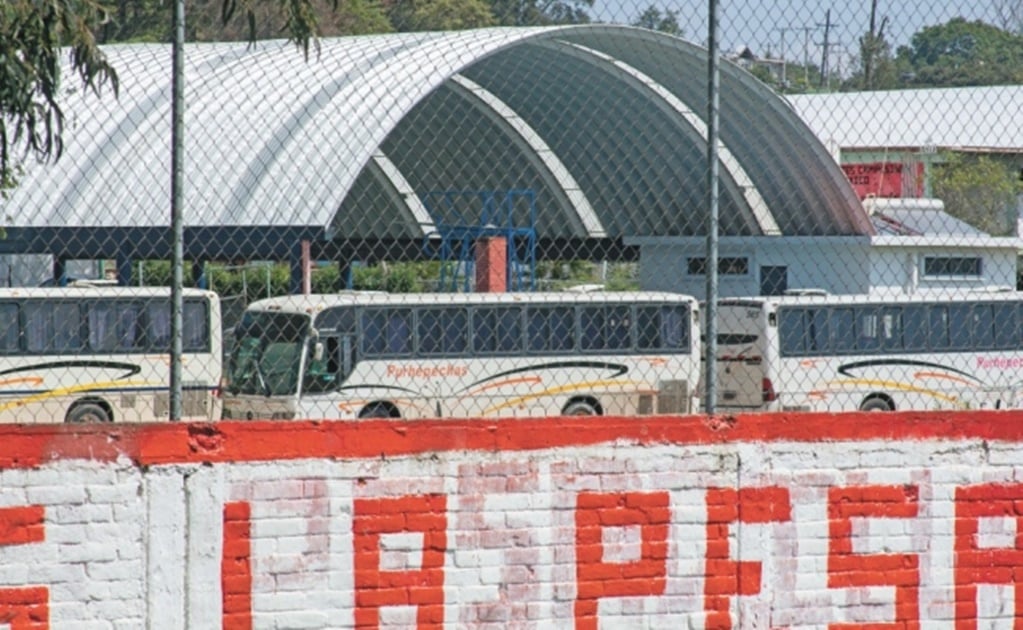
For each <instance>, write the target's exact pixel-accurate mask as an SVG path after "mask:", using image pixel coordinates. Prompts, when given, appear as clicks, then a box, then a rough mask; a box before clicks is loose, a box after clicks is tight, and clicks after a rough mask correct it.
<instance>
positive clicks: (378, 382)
mask: <svg viewBox="0 0 1023 630" xmlns="http://www.w3.org/2000/svg"><path fill="white" fill-rule="evenodd" d="M107 4H108V5H109V6H110V8H111V9H112V13H111V19H110V20H108V21H106V22H103V23H99V22H97V24H96V28H95V35H96V36H97V38H98V41H99V43H100V50H101V51H102V52H103V54H105V55H106V60H107V61H109V64H110V66H111V67H112V68H113V69H114V70H116V73H117V79H118V80H117V85H118V89H117V91H116V93H115V92H114V91H113V90H112V89H111V88H112V85H111V84H109V83H106V84H104V85H103V86H102V87H100V89H99V90H93V89H91V88H90V87H88V86H83V85H82V81H81V77H80V71H79V70H78V69H76V68H73V67H71V66H70V65H68V64H69V63H70V60H72V59H74V57H73V56H72V53H70V52H68V51H64V52H62V53H61V54H62V55H63V58H64V59H65V60H66V61H67V62H68V63H66V64H65V66H66V67H65V68H64V69H63V78H62V82H61V83H60V85H59V90H58V91H57V92H56V93H55V94H54V101H53V103H54V104H55V105H58V106H59V108H60V112H61V113H62V118H55V119H53V121H55V122H62V123H63V125H62V127H61V126H58V125H56V124H55V122H54V124H52V125H51V128H47V129H44V131H45V132H46V133H42V132H39V133H38V134H37V135H35V136H33V135H28V136H26V135H22V136H17V135H16V134H14V133H9V134H8V135H7V139H6V140H5V144H7V145H9V149H10V153H9V156H8V157H9V159H8V160H7V162H6V166H5V168H4V173H3V176H4V177H3V187H4V188H3V197H2V201H0V204H2V210H3V220H4V224H5V229H4V238H3V239H2V240H0V248H2V249H0V251H2V256H0V283H2V284H6V285H8V286H10V287H11V289H10V290H3V291H0V310H2V311H4V312H5V313H6V317H3V318H0V344H2V347H0V387H2V389H0V394H2V398H0V419H4V420H8V421H12V422H53V421H57V422H60V421H84V420H112V421H132V420H135V421H146V420H154V419H155V420H159V419H166V418H167V417H168V416H172V415H174V414H173V411H172V406H171V404H170V402H169V401H170V398H169V396H170V395H171V392H170V391H169V390H168V383H169V379H170V375H169V374H170V373H169V371H168V365H169V364H170V363H172V362H174V363H177V364H178V365H180V366H181V369H182V386H183V392H182V402H183V405H182V417H184V418H186V419H213V420H216V419H220V418H221V417H229V418H279V419H285V418H304V417H317V418H349V417H366V416H390V417H402V418H415V417H433V416H444V417H451V416H472V417H476V416H483V417H502V416H521V415H558V414H593V413H599V414H626V415H643V414H652V413H687V412H695V411H699V410H702V409H710V410H714V411H717V412H728V413H734V412H739V411H744V410H759V409H769V410H812V409H820V410H832V411H842V410H857V409H871V410H888V409H944V408H963V407H966V408H978V407H1007V406H1015V405H1017V404H1018V403H1019V402H1021V401H1023V378H1021V377H1020V376H1019V374H1020V373H1021V372H1020V368H1021V366H1023V300H1020V299H1019V297H1020V294H1017V293H1016V289H1017V284H1018V280H1017V278H1018V275H1019V272H1018V269H1019V250H1020V244H1021V241H1020V239H1019V233H1018V231H1017V225H1018V216H1019V212H1020V208H1021V199H1023V197H1021V196H1020V193H1021V190H1023V188H1021V180H1023V116H1021V114H1020V112H1021V110H1023V2H1020V0H984V1H983V2H979V3H967V2H962V1H959V2H946V3H911V4H895V3H890V2H888V3H886V2H880V1H878V0H873V1H872V2H862V3H851V4H850V3H846V4H844V5H842V6H833V7H829V6H827V5H822V4H818V3H812V2H805V3H802V4H801V3H799V2H796V3H783V2H745V3H723V4H718V5H714V4H713V3H710V4H708V3H703V2H698V3H693V2H690V3H684V4H679V3H674V4H673V3H657V2H653V3H642V2H640V3H632V2H610V3H606V2H600V1H597V2H594V3H592V4H591V3H589V2H585V1H580V0H559V1H555V2H549V3H536V2H532V1H531V0H526V1H524V2H519V3H506V2H504V1H503V0H484V1H482V2H479V1H476V0H462V1H461V2H454V3H447V2H445V3H441V2H439V1H436V0H433V1H429V0H428V1H420V0H416V1H415V2H410V1H407V0H404V1H399V2H396V3H385V4H372V5H362V4H358V3H341V6H340V7H339V8H336V9H335V8H333V7H331V6H330V3H321V4H322V6H321V5H320V4H317V3H315V2H314V3H313V5H314V8H315V9H316V10H317V11H318V13H317V15H318V16H319V27H318V28H319V31H320V33H321V34H322V36H321V37H320V38H319V39H316V40H313V43H312V44H311V46H310V48H309V50H308V55H307V56H306V55H303V52H302V50H301V47H296V45H295V44H294V42H288V41H284V40H279V39H266V38H270V37H278V36H280V33H281V32H280V31H279V30H278V28H279V27H280V24H281V23H282V20H283V18H280V17H278V16H276V15H275V14H274V13H273V12H272V11H270V10H269V7H272V6H277V3H271V2H267V3H266V7H267V11H266V12H265V13H261V12H260V11H261V10H262V8H263V5H261V4H259V3H257V4H256V9H257V12H256V13H255V14H254V15H253V17H254V25H255V29H256V30H255V32H254V35H255V37H256V40H255V41H252V42H249V41H246V40H247V38H248V37H249V35H250V33H249V31H248V30H247V22H246V20H244V19H243V18H244V16H241V17H242V20H241V22H238V21H237V20H232V21H229V22H228V23H226V24H225V23H223V22H221V21H220V16H221V13H220V10H221V7H220V5H219V3H217V2H214V1H213V0H185V10H186V28H185V34H186V38H187V39H188V43H187V44H186V45H185V46H184V92H183V95H182V100H181V101H180V104H181V105H182V106H183V108H184V109H183V111H184V116H183V128H182V130H181V135H180V138H181V141H182V144H181V148H182V153H181V159H182V163H183V171H182V178H181V184H182V197H181V199H180V208H181V213H182V221H183V224H184V228H183V230H184V240H183V242H182V243H181V246H182V250H183V256H184V265H185V266H184V270H183V277H184V278H185V281H184V285H185V287H186V288H187V289H188V290H187V291H186V292H185V293H184V296H183V311H182V316H183V319H182V323H181V325H182V350H181V352H182V353H181V356H180V357H178V356H176V355H175V354H174V353H172V352H171V349H172V348H171V345H170V342H169V341H168V338H169V335H170V334H171V333H172V332H173V330H172V329H173V326H172V324H173V317H171V315H170V314H169V313H171V312H170V311H169V308H170V305H171V302H170V300H169V298H170V292H169V291H168V290H167V289H166V288H164V289H158V287H168V286H169V285H170V283H171V282H172V279H173V277H174V274H173V259H174V252H175V247H174V245H175V243H174V240H173V231H172V229H171V228H172V219H171V214H172V213H171V208H172V203H171V190H172V186H171V165H172V116H171V112H172V106H173V103H174V98H175V94H174V93H173V91H172V79H173V76H172V73H173V64H172V60H173V57H172V47H171V45H170V44H169V42H170V33H171V31H170V25H171V13H170V9H169V7H168V5H169V4H174V3H167V2H160V1H158V0H109V2H108V3H107ZM711 7H713V8H714V12H715V13H716V15H717V18H718V19H717V22H716V24H717V28H716V33H715V35H716V36H715V38H711V37H710V35H711V29H710V27H709V24H710V23H711V20H710V15H711ZM4 28H9V26H8V25H7V23H0V30H2V29H4ZM292 32H293V31H292ZM140 41H142V42H168V43H132V42H140ZM708 42H714V43H716V47H717V48H718V52H719V53H720V64H719V66H718V69H717V73H716V79H715V80H711V74H710V67H711V64H710V63H709V62H710V55H709V53H708V48H707V46H708ZM76 50H77V49H76ZM9 58H10V56H8V59H9ZM9 63H11V62H10V61H2V60H0V68H2V69H3V70H4V72H10V69H9V68H8V66H7V65H5V64H9ZM5 76H11V75H5ZM12 85H13V83H12ZM35 100H36V102H37V103H39V104H40V105H39V106H38V108H37V109H35V110H33V111H35V112H36V114H37V115H39V116H42V113H43V112H45V111H47V110H46V107H45V106H47V105H48V104H49V101H47V99H45V98H43V97H42V96H40V95H39V93H38V92H37V93H36V97H35ZM713 100H716V102H717V103H718V104H719V105H718V108H717V110H716V115H715V116H714V117H712V116H711V108H710V107H709V103H711V102H712V101H713ZM0 103H2V104H3V106H4V107H5V108H7V109H8V110H9V111H4V114H5V115H6V117H5V121H6V122H7V125H6V127H5V129H8V130H11V131H13V130H14V129H15V126H14V122H15V121H17V120H19V118H18V115H19V110H18V109H17V108H16V107H14V106H13V105H10V103H11V101H9V100H6V99H5V100H2V101H0ZM39 120H42V118H40V119H39ZM38 129H39V128H37V130H38ZM39 134H41V135H39ZM51 134H52V135H51ZM714 138H717V139H718V141H717V142H716V143H714V142H713V139H714ZM32 139H36V140H40V141H41V140H46V139H59V140H60V141H61V142H60V143H58V144H54V145H52V146H49V147H48V146H47V145H46V144H45V142H37V143H36V145H35V148H34V150H30V151H27V152H26V151H25V149H26V147H31V146H32V145H31V143H30V142H29V141H30V140H32ZM47 149H49V150H47ZM711 149H713V151H711ZM40 155H44V156H48V157H49V159H39V157H40ZM710 156H715V157H716V169H713V173H712V169H711V168H710V164H709V161H708V159H709V157H710ZM712 174H713V175H716V177H713V176H712ZM713 258H716V261H712V260H710V259H713ZM708 276H710V277H709V278H708ZM35 287H40V288H35ZM303 296H305V297H303ZM686 296H691V297H692V298H694V299H695V301H693V300H690V299H689V298H687V297H686ZM708 298H709V301H708ZM708 312H709V313H711V314H713V316H714V320H713V322H714V325H713V326H711V327H710V330H711V331H712V332H713V333H714V336H713V339H712V340H711V342H708V339H707V338H706V335H705V334H703V333H704V332H705V330H706V329H705V326H706V324H707V322H706V321H702V320H703V319H706V318H702V319H701V317H700V314H704V315H705V314H706V313H708ZM4 327H5V328H4ZM708 351H709V352H712V353H713V354H714V355H716V356H715V361H714V363H713V365H715V366H716V369H715V370H714V371H712V372H710V373H708V372H707V371H706V370H705V368H703V367H702V366H701V357H702V356H703V355H704V354H706V353H708ZM179 359H180V361H179ZM708 392H709V393H710V394H712V395H713V398H712V399H709V398H708V396H706V394H707V393H708Z"/></svg>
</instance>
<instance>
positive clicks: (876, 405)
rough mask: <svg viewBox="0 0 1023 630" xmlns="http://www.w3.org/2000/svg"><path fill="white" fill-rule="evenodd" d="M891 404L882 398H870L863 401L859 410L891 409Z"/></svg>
mask: <svg viewBox="0 0 1023 630" xmlns="http://www.w3.org/2000/svg"><path fill="white" fill-rule="evenodd" d="M892 409H893V407H892V404H891V403H890V402H888V401H887V400H885V399H884V398H871V399H869V400H865V401H863V404H862V405H860V411H891V410H892Z"/></svg>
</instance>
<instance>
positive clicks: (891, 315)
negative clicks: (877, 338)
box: [881, 307, 902, 350]
mask: <svg viewBox="0 0 1023 630" xmlns="http://www.w3.org/2000/svg"><path fill="white" fill-rule="evenodd" d="M881 349H882V350H902V309H901V308H898V307H895V308H892V307H885V308H883V309H881Z"/></svg>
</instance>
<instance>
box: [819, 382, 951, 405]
mask: <svg viewBox="0 0 1023 630" xmlns="http://www.w3.org/2000/svg"><path fill="white" fill-rule="evenodd" d="M828 385H829V386H835V385H837V386H839V387H846V386H862V385H866V386H867V387H881V388H884V389H892V390H897V391H900V392H911V393H914V394H925V395H927V396H930V397H931V398H934V399H937V400H943V401H945V402H948V403H951V404H953V405H956V406H957V407H961V408H963V409H966V405H964V404H963V403H961V402H960V401H959V399H958V398H956V397H955V396H949V395H947V394H942V393H941V392H939V391H937V390H933V389H927V388H924V387H915V386H913V385H906V384H903V383H896V382H894V381H881V380H874V379H850V380H847V381H830V382H829V383H828Z"/></svg>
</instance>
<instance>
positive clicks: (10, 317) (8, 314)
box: [0, 304, 19, 354]
mask: <svg viewBox="0 0 1023 630" xmlns="http://www.w3.org/2000/svg"><path fill="white" fill-rule="evenodd" d="M18 337H19V334H18V305H17V304H0V352H4V353H8V354H10V353H14V352H17V351H18V350H19V346H18Z"/></svg>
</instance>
